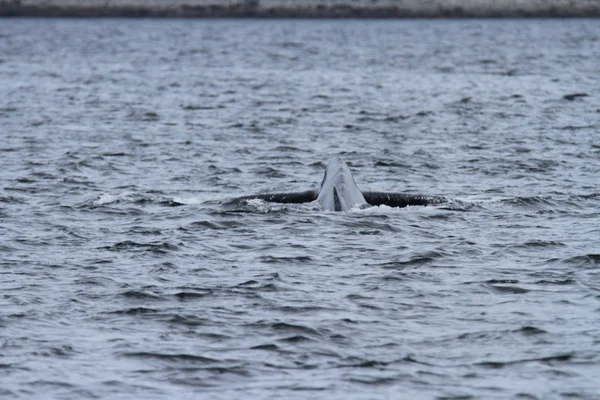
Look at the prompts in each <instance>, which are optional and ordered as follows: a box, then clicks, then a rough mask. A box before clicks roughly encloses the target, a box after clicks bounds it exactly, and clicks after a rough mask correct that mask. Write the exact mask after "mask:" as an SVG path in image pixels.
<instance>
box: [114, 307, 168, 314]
mask: <svg viewBox="0 0 600 400" xmlns="http://www.w3.org/2000/svg"><path fill="white" fill-rule="evenodd" d="M159 313H160V310H159V309H156V308H147V307H132V308H124V309H122V310H115V311H110V312H109V314H117V315H130V316H143V315H158V314H159Z"/></svg>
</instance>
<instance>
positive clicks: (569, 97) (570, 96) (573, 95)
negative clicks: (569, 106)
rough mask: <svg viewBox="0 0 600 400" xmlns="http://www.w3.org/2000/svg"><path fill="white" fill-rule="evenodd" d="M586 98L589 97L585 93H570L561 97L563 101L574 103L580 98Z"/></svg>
mask: <svg viewBox="0 0 600 400" xmlns="http://www.w3.org/2000/svg"><path fill="white" fill-rule="evenodd" d="M588 96H589V95H588V94H587V93H571V94H565V95H564V96H563V99H565V100H569V101H574V100H575V99H578V98H582V97H588Z"/></svg>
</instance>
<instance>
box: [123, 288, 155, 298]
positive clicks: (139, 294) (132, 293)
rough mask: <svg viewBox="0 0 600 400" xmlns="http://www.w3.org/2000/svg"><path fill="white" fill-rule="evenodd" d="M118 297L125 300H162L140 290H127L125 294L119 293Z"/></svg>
mask: <svg viewBox="0 0 600 400" xmlns="http://www.w3.org/2000/svg"><path fill="white" fill-rule="evenodd" d="M120 296H122V297H125V298H127V299H134V300H162V299H163V298H162V297H161V296H157V295H154V294H151V293H147V292H143V291H141V290H128V291H126V292H123V293H120Z"/></svg>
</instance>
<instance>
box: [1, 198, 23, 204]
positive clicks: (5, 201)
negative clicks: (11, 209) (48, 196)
mask: <svg viewBox="0 0 600 400" xmlns="http://www.w3.org/2000/svg"><path fill="white" fill-rule="evenodd" d="M0 203H3V204H27V201H26V200H25V199H23V198H20V197H16V196H0Z"/></svg>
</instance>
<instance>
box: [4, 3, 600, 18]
mask: <svg viewBox="0 0 600 400" xmlns="http://www.w3.org/2000/svg"><path fill="white" fill-rule="evenodd" d="M0 16H2V17H175V18H219V17H232V18H238V17H258V18H536V17H538V18H547V17H580V18H585V17H588V18H597V17H600V1H598V0H301V1H298V0H171V1H169V0H0Z"/></svg>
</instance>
